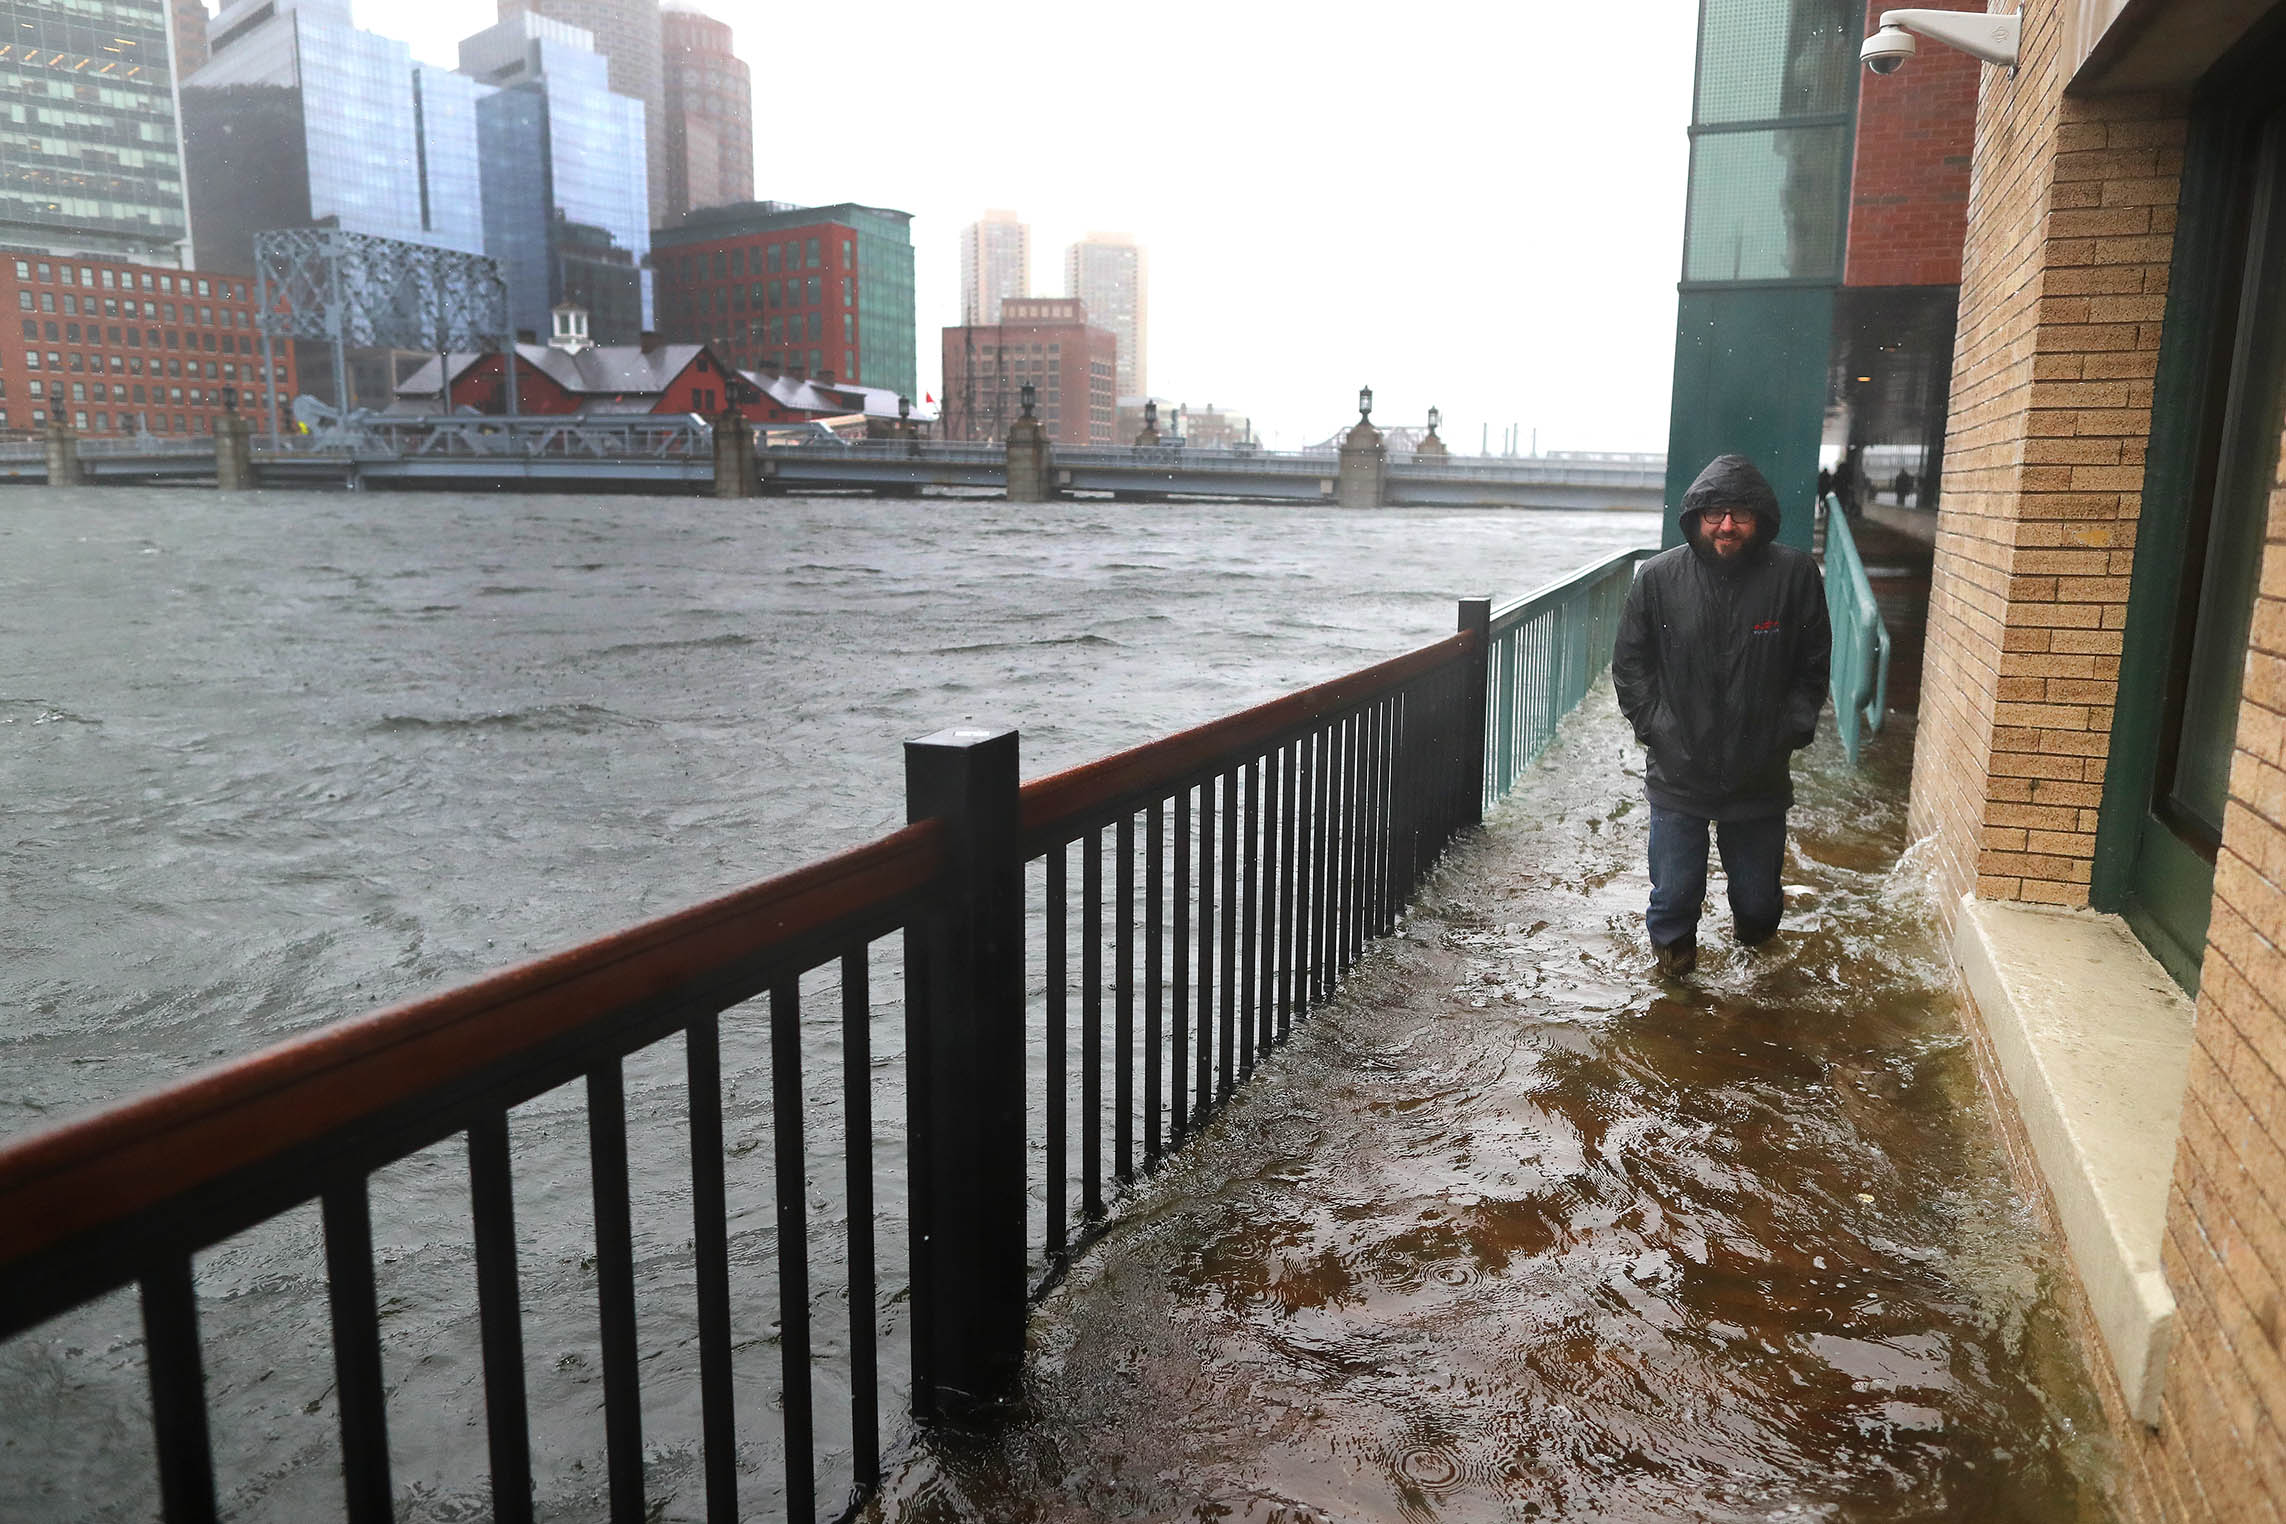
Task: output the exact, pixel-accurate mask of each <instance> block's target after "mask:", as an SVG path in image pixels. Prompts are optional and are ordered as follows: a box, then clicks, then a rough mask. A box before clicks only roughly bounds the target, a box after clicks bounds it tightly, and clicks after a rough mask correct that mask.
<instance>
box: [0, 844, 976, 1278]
mask: <svg viewBox="0 0 2286 1524" xmlns="http://www.w3.org/2000/svg"><path fill="white" fill-rule="evenodd" d="M943 836H944V831H943V827H942V826H940V825H939V824H938V823H937V822H935V821H923V822H921V823H919V824H916V825H909V826H906V827H904V828H903V829H901V830H898V831H895V832H893V833H891V834H890V835H887V836H884V837H882V838H881V839H880V840H878V841H874V842H871V843H868V844H867V845H865V846H861V847H856V848H853V849H851V850H849V851H846V852H842V853H839V854H837V855H836V856H833V857H829V858H826V859H824V860H822V861H819V862H815V863H811V864H809V865H807V866H805V867H801V868H797V869H795V870H793V871H792V872H790V873H785V874H781V875H779V876H778V877H776V878H771V879H765V880H764V881H762V882H761V883H758V884H754V885H750V886H749V887H747V888H744V889H740V890H737V891H735V892H733V893H730V894H726V895H724V896H722V897H721V898H719V899H714V900H709V901H706V902H705V903H703V904H699V905H694V906H691V907H690V908H688V909H685V910H680V911H676V912H674V913H673V914H670V915H666V916H661V917H659V918H658V919H656V920H651V921H646V922H643V923H641V924H639V925H636V926H631V927H628V928H627V929H625V930H623V931H618V932H614V933H612V934H610V935H609V936H604V937H599V938H597V939H596V940H594V941H592V942H588V943H585V944H583V945H581V946H578V947H574V948H571V949H568V950H567V951H564V952H559V953H555V954H553V955H551V956H548V957H544V958H540V959H537V960H535V961H533V962H530V963H524V964H520V965H517V966H515V967H512V968H507V969H503V970H501V971H500V972H497V973H493V974H488V975H485V976H484V977H482V978H480V979H477V980H475V981H474V982H472V983H469V984H464V985H461V986H459V987H458V988H456V989H450V990H446V991H444V992H442V993H440V994H436V995H430V996H426V997H424V998H422V999H418V1000H412V1001H408V1002H406V1003H404V1004H402V1005H395V1006H389V1007H386V1008H384V1009H381V1010H378V1011H373V1012H370V1013H368V1014H366V1015H363V1016H352V1017H347V1018H344V1019H342V1020H339V1021H335V1022H331V1023H329V1024H327V1025H325V1026H322V1027H318V1028H316V1029H314V1030H312V1031H309V1032H304V1033H302V1034H300V1035H298V1036H294V1037H289V1038H287V1039H285V1040H284V1041H282V1042H279V1043H275V1044H273V1045H272V1046H270V1047H268V1048H265V1049H263V1050H261V1051H260V1052H258V1053H253V1054H249V1055H247V1056H245V1057H242V1058H235V1059H230V1060H226V1061H224V1062H222V1063H219V1064H216V1065H213V1066H212V1067H209V1068H207V1069H204V1070H202V1071H200V1072H198V1073H195V1074H192V1075H190V1076H188V1077H186V1078H184V1079H182V1080H179V1081H177V1082H175V1083H174V1084H170V1085H166V1086H164V1087H162V1088H160V1089H158V1090H155V1091H152V1092H151V1093H149V1094H147V1095H144V1096H142V1097H140V1098H138V1099H135V1100H131V1101H128V1102H126V1103H124V1104H121V1105H116V1106H111V1107H108V1108H106V1109H104V1110H102V1111H99V1112H96V1113H95V1114H93V1115H91V1116H86V1117H82V1118H80V1119H78V1120H75V1121H68V1122H64V1123H61V1124H59V1125H57V1126H54V1127H51V1128H48V1129H45V1130H43V1131H40V1132H36V1133H32V1134H30V1135H28V1136H25V1137H21V1138H18V1139H15V1140H14V1141H12V1142H9V1143H8V1144H6V1145H5V1146H0V1271H4V1270H5V1269H6V1268H7V1267H8V1266H10V1265H13V1264H17V1263H19V1262H21V1261H23V1260H25V1259H26V1258H28V1257H30V1256H32V1255H35V1254H38V1253H39V1252H41V1251H42V1250H44V1249H47V1248H50V1247H51V1246H54V1245H57V1244H60V1243H63V1242H64V1241H65V1240H67V1239H70V1238H73V1237H75V1236H77V1235H83V1234H87V1233H90V1232H94V1231H96V1230H99V1229H103V1228H107V1227H111V1226H114V1225H116V1224H119V1223H121V1222H123V1221H124V1220H126V1219H128V1218H130V1217H132V1216H134V1214H136V1213H137V1212H139V1211H143V1210H145V1209H148V1208H151V1207H153V1206H155V1205H157V1204H159V1203H162V1202H165V1201H166V1200H168V1199H169V1198H171V1197H176V1196H180V1195H181V1194H182V1193H184V1192H186V1191H190V1190H194V1189H197V1188H199V1187H202V1186H206V1185H210V1184H214V1183H215V1182H218V1181H220V1180H222V1179H224V1178H225V1177H226V1176H229V1175H231V1174H232V1173H233V1172H236V1171H241V1170H245V1169H247V1168H249V1167H253V1166H259V1165H263V1164H266V1163H272V1162H278V1161H281V1160H282V1159H283V1158H284V1156H286V1155H289V1154H291V1153H293V1152H295V1151H297V1150H301V1149H306V1148H308V1147H309V1146H310V1145H313V1144H320V1145H322V1144H323V1143H324V1141H325V1140H326V1139H327V1138H328V1137H329V1136H330V1135H336V1134H341V1133H344V1132H346V1131H348V1130H350V1129H352V1128H353V1127H354V1126H355V1125H356V1124H357V1123H359V1122H360V1121H363V1120H366V1119H369V1118H372V1117H374V1116H376V1115H377V1114H379V1113H382V1112H384V1111H385V1110H387V1109H389V1108H391V1107H393V1106H397V1105H401V1104H403V1103H406V1102H410V1101H416V1100H418V1099H419V1098H420V1097H422V1096H423V1095H424V1094H425V1093H428V1092H433V1091H436V1090H438V1089H439V1088H440V1087H447V1086H450V1085H452V1084H453V1083H454V1082H455V1081H458V1080H462V1079H465V1078H467V1077H469V1076H472V1075H476V1074H479V1073H481V1072H483V1071H485V1070H487V1069H490V1068H492V1067H493V1066H495V1065H499V1064H502V1063H504V1062H513V1061H515V1060H516V1059H518V1058H519V1056H520V1055H524V1054H528V1053H531V1052H533V1051H535V1050H537V1049H539V1048H540V1047H541V1046H542V1045H544V1044H548V1043H551V1042H554V1041H557V1040H559V1039H563V1038H566V1037H571V1036H576V1035H577V1034H578V1033H579V1032H580V1030H581V1029H582V1028H600V1027H602V1026H604V1025H605V1024H607V1023H609V1022H610V1021H611V1020H612V1018H613V1017H615V1016H618V1015H620V1014H622V1013H625V1012H627V1011H628V1010H629V1009H630V1008H631V1007H635V1006H638V1005H639V1004H642V1003H645V1002H652V1001H658V1000H662V999H672V998H673V997H674V996H676V995H677V994H678V993H682V992H686V991H693V990H694V989H695V988H703V987H704V986H705V985H706V984H707V982H708V981H710V980H712V979H716V978H720V977H722V976H724V975H726V974H728V973H730V972H731V971H732V970H734V969H735V968H736V967H737V966H738V965H741V964H743V963H747V962H750V961H751V960H753V959H754V958H756V957H757V956H760V955H766V954H768V953H769V952H771V951H773V950H775V949H779V948H787V949H793V948H796V947H798V946H799V945H800V944H801V943H803V942H804V941H805V940H809V941H815V940H817V939H821V938H824V937H828V936H831V935H832V934H834V933H835V932H837V931H838V930H841V929H844V928H847V927H850V926H853V925H856V924H859V923H861V922H862V921H863V920H864V919H866V918H867V917H869V916H872V915H877V914H879V913H880V912H882V911H884V910H886V909H890V908H892V907H894V906H896V905H897V904H898V903H899V902H900V901H902V900H903V899H904V898H906V897H907V896H910V895H914V894H917V893H919V892H920V891H922V890H924V889H926V888H927V887H929V886H930V885H931V884H933V883H934V882H935V881H936V879H937V878H938V877H939V876H940V874H941V873H942V871H943V865H944V840H943ZM734 998H743V997H734ZM312 1178H313V1180H315V1171H314V1170H313V1172H312ZM322 1188H323V1182H322V1181H316V1183H315V1184H314V1186H313V1188H312V1189H311V1190H310V1191H308V1192H307V1193H305V1195H304V1197H303V1198H302V1199H307V1197H308V1196H310V1195H315V1194H317V1193H318V1191H319V1190H321V1189H322ZM135 1273H136V1270H135V1268H134V1267H122V1274H121V1276H120V1279H127V1278H130V1277H132V1276H133V1275H134V1274H135ZM114 1284H116V1282H114ZM96 1289H101V1288H96ZM81 1294H82V1295H86V1294H92V1293H91V1292H89V1291H84V1290H83V1291H82V1293H81ZM72 1299H73V1300H76V1299H77V1298H76V1297H75V1298H72ZM12 1321H13V1320H12V1319H9V1318H7V1317H5V1316H0V1323H7V1322H12Z"/></svg>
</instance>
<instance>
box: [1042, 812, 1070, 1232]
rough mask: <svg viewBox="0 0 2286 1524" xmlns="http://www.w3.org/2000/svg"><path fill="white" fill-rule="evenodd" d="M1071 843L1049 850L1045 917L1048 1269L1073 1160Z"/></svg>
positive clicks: (1062, 1229)
mask: <svg viewBox="0 0 2286 1524" xmlns="http://www.w3.org/2000/svg"><path fill="white" fill-rule="evenodd" d="M1070 852H1071V844H1070V843H1069V842H1062V841H1059V842H1057V843H1056V844H1055V845H1054V846H1052V847H1050V848H1048V888H1047V900H1048V903H1047V905H1046V907H1045V913H1046V916H1047V922H1048V947H1047V953H1046V959H1047V985H1048V1030H1047V1033H1046V1036H1047V1070H1048V1157H1047V1162H1046V1164H1045V1166H1044V1168H1045V1169H1046V1171H1047V1179H1046V1180H1044V1181H1042V1182H1041V1185H1042V1187H1043V1189H1044V1190H1045V1192H1046V1194H1047V1208H1048V1223H1047V1255H1048V1259H1049V1261H1050V1262H1051V1264H1052V1263H1053V1262H1054V1261H1055V1260H1058V1259H1060V1258H1062V1257H1063V1254H1064V1251H1065V1250H1066V1249H1067V1248H1068V1247H1069V1239H1068V1238H1067V1236H1066V1230H1065V1214H1066V1213H1067V1211H1068V1210H1069V1208H1070V1202H1071V1189H1072V1180H1071V1159H1070V1154H1069V1150H1068V1148H1067V1146H1066V1144H1065V1141H1064V1140H1065V1128H1066V1117H1065V1112H1066V1110H1067V1108H1068V1107H1069V1105H1070V1103H1071V1088H1072V1069H1071V1041H1070V1032H1071V1007H1070V1003H1069V998H1068V994H1067V991H1068V989H1069V986H1070V984H1071V953H1070V950H1069V948H1067V947H1066V946H1065V937H1066V933H1067V927H1068V922H1069V921H1070V918H1071V913H1072V909H1071V890H1070V886H1069V885H1068V884H1067V883H1066V882H1065V872H1066V861H1065V860H1066V859H1067V858H1068V857H1069V856H1070Z"/></svg>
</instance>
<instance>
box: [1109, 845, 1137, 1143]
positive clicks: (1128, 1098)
mask: <svg viewBox="0 0 2286 1524" xmlns="http://www.w3.org/2000/svg"><path fill="white" fill-rule="evenodd" d="M1112 844H1113V849H1114V850H1115V851H1116V852H1117V854H1118V857H1119V877H1118V878H1117V880H1115V883H1116V884H1117V889H1116V892H1115V897H1114V900H1113V919H1114V921H1115V922H1116V923H1117V926H1118V930H1117V932H1116V933H1115V934H1114V951H1115V952H1116V954H1117V962H1116V963H1115V965H1114V966H1113V968H1112V980H1113V996H1112V1000H1113V1004H1112V1021H1113V1025H1112V1040H1113V1041H1114V1042H1115V1043H1116V1044H1117V1045H1118V1048H1119V1054H1118V1057H1117V1058H1116V1059H1114V1060H1113V1064H1112V1071H1111V1077H1112V1085H1111V1104H1112V1108H1113V1110H1114V1111H1115V1113H1116V1117H1115V1119H1114V1121H1113V1123H1112V1132H1113V1141H1114V1151H1115V1152H1116V1153H1117V1155H1118V1170H1119V1182H1120V1184H1122V1185H1125V1184H1126V1183H1128V1182H1129V1181H1131V1180H1133V1179H1134V1178H1135V815H1134V812H1133V811H1131V810H1123V811H1121V812H1120V816H1119V826H1118V829H1117V831H1116V833H1115V834H1114V836H1113V838H1112Z"/></svg>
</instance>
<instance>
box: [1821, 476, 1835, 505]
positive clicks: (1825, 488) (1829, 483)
mask: <svg viewBox="0 0 2286 1524" xmlns="http://www.w3.org/2000/svg"><path fill="white" fill-rule="evenodd" d="M1833 495H1834V474H1833V472H1831V471H1829V470H1827V469H1826V468H1825V467H1824V466H1820V467H1818V504H1819V506H1820V507H1823V506H1824V505H1825V501H1826V499H1827V498H1829V497H1832V496H1833Z"/></svg>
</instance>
